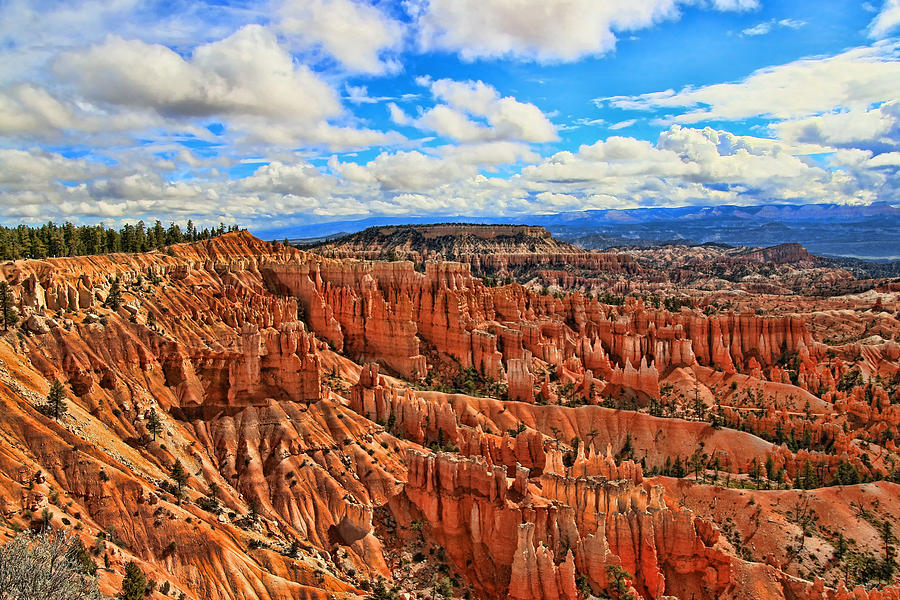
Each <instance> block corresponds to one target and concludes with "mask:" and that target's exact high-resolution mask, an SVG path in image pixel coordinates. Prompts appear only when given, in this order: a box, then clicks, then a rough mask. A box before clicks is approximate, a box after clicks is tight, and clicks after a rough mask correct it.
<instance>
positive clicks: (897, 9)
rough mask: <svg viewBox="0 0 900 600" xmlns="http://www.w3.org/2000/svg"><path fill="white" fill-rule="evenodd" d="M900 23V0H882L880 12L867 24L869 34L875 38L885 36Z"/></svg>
mask: <svg viewBox="0 0 900 600" xmlns="http://www.w3.org/2000/svg"><path fill="white" fill-rule="evenodd" d="M898 25H900V0H884V5H883V6H882V7H881V12H879V13H878V15H877V16H876V17H875V19H874V20H873V21H872V23H871V25H869V36H871V37H873V38H875V39H881V38H884V37H887V35H888V34H890V33H891V32H892V31H893V30H894V29H896V28H897V26H898Z"/></svg>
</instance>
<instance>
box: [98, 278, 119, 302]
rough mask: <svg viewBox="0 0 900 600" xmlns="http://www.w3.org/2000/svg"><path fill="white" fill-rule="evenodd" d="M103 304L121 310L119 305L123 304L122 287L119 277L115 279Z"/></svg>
mask: <svg viewBox="0 0 900 600" xmlns="http://www.w3.org/2000/svg"><path fill="white" fill-rule="evenodd" d="M103 305H104V306H106V307H108V308H111V309H113V310H119V307H120V306H122V288H121V287H120V286H119V278H118V277H116V278H115V279H113V282H112V285H111V286H110V288H109V294H108V295H107V296H106V302H104V303H103Z"/></svg>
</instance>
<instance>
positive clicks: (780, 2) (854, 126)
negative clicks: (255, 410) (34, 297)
mask: <svg viewBox="0 0 900 600" xmlns="http://www.w3.org/2000/svg"><path fill="white" fill-rule="evenodd" d="M898 58H900V0H883V1H882V0H869V1H868V2H859V1H842V0H816V1H815V2H813V1H810V0H627V1H626V0H621V1H620V0H615V1H614V0H270V1H266V0H263V1H257V2H254V1H249V0H247V1H242V0H210V1H207V2H199V1H198V2H189V1H182V0H171V1H152V0H148V1H143V2H142V1H139V0H85V1H77V0H64V1H47V0H0V223H2V224H6V225H12V224H17V223H22V222H24V223H40V222H46V221H47V220H54V221H57V222H63V221H66V220H68V221H72V222H73V223H97V222H104V223H106V224H108V225H115V224H119V223H122V222H126V221H130V222H134V221H136V220H138V219H144V220H150V221H152V220H154V219H160V220H162V221H163V222H164V223H168V222H169V221H177V222H181V223H183V222H184V221H186V220H187V219H189V218H190V219H193V220H194V221H195V223H201V224H203V223H218V222H220V221H222V222H225V223H226V224H233V223H236V224H240V225H242V226H248V227H250V228H251V229H256V230H265V229H275V228H284V227H289V226H293V225H297V226H302V225H303V224H309V223H315V222H325V221H333V220H347V219H356V218H364V217H371V216H376V215H385V216H402V215H415V216H434V217H435V218H436V219H438V218H440V217H441V216H452V215H470V216H480V215H491V216H498V215H500V216H507V215H509V216H521V215H527V214H547V213H557V212H564V211H576V210H585V209H606V208H617V209H624V208H636V207H656V206H690V205H703V206H709V205H720V204H743V205H757V204H764V203H797V204H807V203H819V202H829V203H831V202H834V203H842V204H867V203H870V202H876V201H880V202H888V203H891V204H895V205H897V204H900V192H898V189H900V186H898V183H900V60H898Z"/></svg>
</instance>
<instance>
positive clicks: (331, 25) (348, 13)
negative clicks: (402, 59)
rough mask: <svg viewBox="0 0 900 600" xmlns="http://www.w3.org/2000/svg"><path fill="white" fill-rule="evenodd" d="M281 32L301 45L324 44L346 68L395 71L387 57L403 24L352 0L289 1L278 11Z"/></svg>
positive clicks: (397, 41)
mask: <svg viewBox="0 0 900 600" xmlns="http://www.w3.org/2000/svg"><path fill="white" fill-rule="evenodd" d="M278 14H279V17H280V23H279V25H278V27H279V29H280V31H281V32H283V33H284V34H285V35H287V36H288V37H289V38H291V39H292V40H294V41H295V42H296V43H297V44H298V45H299V46H301V47H321V48H322V49H323V50H325V51H326V52H327V53H328V54H330V55H331V56H333V57H334V58H335V59H337V60H338V61H340V62H341V64H343V65H344V66H345V67H346V68H347V69H350V70H352V71H358V72H362V73H383V72H385V71H391V70H396V69H397V68H399V63H398V62H397V61H396V60H392V59H390V58H386V55H388V54H390V53H391V51H393V50H396V49H397V48H398V47H399V46H400V45H401V44H402V40H403V34H404V27H403V25H402V24H401V23H400V22H399V21H396V20H394V19H391V18H389V17H388V16H387V15H385V14H384V13H382V12H381V11H380V10H378V9H377V8H375V7H374V6H371V5H369V4H366V3H363V2H355V1H353V0H286V1H285V2H283V3H282V5H281V7H280V10H279V12H278Z"/></svg>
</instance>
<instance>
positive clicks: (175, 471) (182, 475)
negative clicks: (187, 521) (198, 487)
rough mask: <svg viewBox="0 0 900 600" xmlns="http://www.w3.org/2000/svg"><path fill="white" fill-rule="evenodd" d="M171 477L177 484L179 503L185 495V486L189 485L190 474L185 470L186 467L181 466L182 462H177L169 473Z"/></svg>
mask: <svg viewBox="0 0 900 600" xmlns="http://www.w3.org/2000/svg"><path fill="white" fill-rule="evenodd" d="M169 476H170V477H171V478H172V480H173V481H174V482H175V485H176V486H178V487H177V493H176V495H177V496H178V501H179V502H181V497H182V495H183V494H184V484H186V483H187V480H188V474H187V471H185V470H184V467H183V466H181V461H180V460H176V461H175V464H173V465H172V469H171V470H170V471H169Z"/></svg>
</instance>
